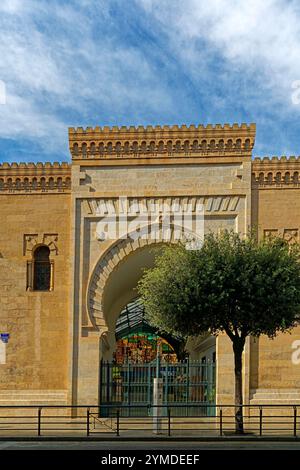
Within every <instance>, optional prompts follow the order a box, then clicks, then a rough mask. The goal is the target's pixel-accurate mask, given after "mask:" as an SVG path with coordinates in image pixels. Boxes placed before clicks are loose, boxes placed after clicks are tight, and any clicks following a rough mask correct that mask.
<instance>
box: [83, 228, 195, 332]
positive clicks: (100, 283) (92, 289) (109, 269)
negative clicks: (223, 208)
mask: <svg viewBox="0 0 300 470" xmlns="http://www.w3.org/2000/svg"><path fill="white" fill-rule="evenodd" d="M150 228H151V229H156V230H157V235H158V236H157V237H154V238H150V237H149V236H148V237H146V238H143V237H142V235H143V233H148V231H149V229H150ZM178 230H182V227H180V226H177V225H171V227H170V232H169V237H168V238H167V239H166V237H163V236H162V232H161V230H160V229H159V224H158V223H154V224H152V225H146V226H145V227H143V228H142V230H141V231H140V232H139V235H140V237H139V238H137V239H133V237H132V234H131V236H130V234H129V236H128V238H126V239H121V240H117V241H115V242H114V243H112V244H111V245H110V247H109V248H108V249H107V250H106V251H105V252H104V253H103V254H102V256H101V257H100V259H99V260H98V262H97V264H96V266H95V268H94V270H93V272H92V274H91V277H90V281H89V285H88V289H87V295H86V308H87V312H88V315H89V318H90V321H91V323H92V325H93V326H94V327H95V328H97V329H98V330H100V331H101V332H102V333H103V332H105V331H107V330H108V324H107V319H106V318H105V312H104V307H103V300H104V291H105V287H106V286H107V283H108V280H109V277H110V275H111V274H112V273H113V272H114V270H115V269H116V268H117V266H118V265H119V264H120V263H122V262H123V261H125V260H126V258H127V257H128V256H129V255H130V254H131V253H134V252H135V251H137V250H139V249H142V248H145V247H146V246H149V245H155V244H156V245H158V244H162V243H176V242H177V240H178V236H177V235H178ZM175 231H176V236H174V235H175ZM190 235H191V237H193V238H194V237H195V234H193V233H192V232H190Z"/></svg>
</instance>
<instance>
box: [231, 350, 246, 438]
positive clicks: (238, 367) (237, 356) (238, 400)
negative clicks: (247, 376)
mask: <svg viewBox="0 0 300 470" xmlns="http://www.w3.org/2000/svg"><path fill="white" fill-rule="evenodd" d="M244 344H245V343H241V341H238V342H234V343H233V352H234V375H235V393H234V394H235V406H236V407H235V432H236V434H243V433H244V421H243V406H242V405H243V376H242V372H243V371H242V364H243V359H242V356H243V349H244Z"/></svg>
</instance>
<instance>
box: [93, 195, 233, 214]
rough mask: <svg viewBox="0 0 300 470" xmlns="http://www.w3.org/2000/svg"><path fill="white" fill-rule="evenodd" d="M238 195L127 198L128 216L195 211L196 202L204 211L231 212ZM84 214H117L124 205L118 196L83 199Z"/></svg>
mask: <svg viewBox="0 0 300 470" xmlns="http://www.w3.org/2000/svg"><path fill="white" fill-rule="evenodd" d="M240 199H241V198H240V196H185V197H181V196H178V197H169V198H162V197H148V198H145V197H144V198H143V197H140V198H132V197H130V198H128V199H127V211H126V213H127V214H128V216H131V215H133V216H134V215H137V214H143V213H145V211H146V213H148V214H151V212H153V210H155V211H158V212H161V213H163V212H164V211H165V210H166V208H169V207H170V208H171V210H172V211H173V212H176V211H180V210H181V211H182V210H183V211H192V212H194V211H196V210H197V207H196V205H197V204H203V208H204V211H205V212H208V213H209V212H229V213H230V212H231V213H234V212H235V211H237V210H238V204H239V202H240ZM84 202H85V208H86V214H87V215H92V216H99V217H104V216H107V215H110V214H115V215H119V214H120V212H121V211H122V210H124V207H120V204H121V203H122V200H120V199H119V198H103V199H85V201H84Z"/></svg>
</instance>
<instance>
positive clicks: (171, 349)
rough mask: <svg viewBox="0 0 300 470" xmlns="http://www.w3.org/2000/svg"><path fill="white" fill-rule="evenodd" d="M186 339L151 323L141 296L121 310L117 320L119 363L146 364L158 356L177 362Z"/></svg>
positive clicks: (166, 360)
mask: <svg viewBox="0 0 300 470" xmlns="http://www.w3.org/2000/svg"><path fill="white" fill-rule="evenodd" d="M184 343H185V341H183V340H181V339H180V338H177V337H174V336H171V335H168V334H165V333H161V332H159V331H158V330H157V328H155V327H153V326H151V325H150V324H149V322H148V321H147V319H146V316H145V308H144V306H143V303H142V301H141V299H140V298H139V297H136V298H135V299H134V300H132V301H131V302H129V303H128V304H127V305H126V306H125V307H124V308H123V310H122V311H121V314H120V316H119V318H118V320H117V323H116V351H115V353H114V361H115V362H116V364H118V365H121V364H127V363H131V364H145V363H150V362H153V361H155V360H156V359H157V356H158V354H159V355H160V359H161V361H163V362H168V363H169V364H174V363H176V362H178V360H179V359H180V358H182V354H183V350H184Z"/></svg>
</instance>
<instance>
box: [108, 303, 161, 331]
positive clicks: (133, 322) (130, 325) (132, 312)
mask: <svg viewBox="0 0 300 470" xmlns="http://www.w3.org/2000/svg"><path fill="white" fill-rule="evenodd" d="M137 330H140V331H144V332H155V331H156V329H155V328H153V327H152V326H150V325H149V323H148V322H147V321H146V319H145V308H144V306H143V304H142V301H141V299H140V298H139V297H137V298H136V299H134V300H133V301H132V302H129V304H127V305H126V307H125V308H123V310H122V311H121V313H120V316H119V318H118V321H117V324H116V338H117V339H119V338H122V337H124V336H126V335H128V334H129V333H133V332H134V331H137Z"/></svg>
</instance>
